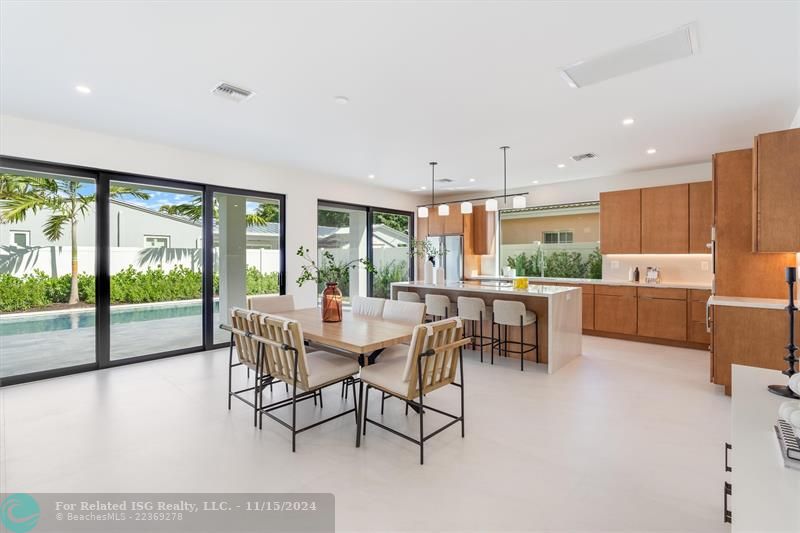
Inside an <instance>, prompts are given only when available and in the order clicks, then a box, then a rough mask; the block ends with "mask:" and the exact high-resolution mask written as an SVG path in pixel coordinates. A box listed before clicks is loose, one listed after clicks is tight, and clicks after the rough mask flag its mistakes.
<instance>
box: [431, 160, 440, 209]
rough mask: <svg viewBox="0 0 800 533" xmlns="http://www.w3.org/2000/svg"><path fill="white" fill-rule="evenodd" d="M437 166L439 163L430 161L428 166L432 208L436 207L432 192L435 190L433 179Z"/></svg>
mask: <svg viewBox="0 0 800 533" xmlns="http://www.w3.org/2000/svg"><path fill="white" fill-rule="evenodd" d="M438 164H439V163H437V162H436V161H431V162H430V165H431V206H432V207H435V206H436V195H435V193H434V191H435V190H436V179H435V177H436V165H438Z"/></svg>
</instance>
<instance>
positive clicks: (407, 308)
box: [382, 300, 425, 326]
mask: <svg viewBox="0 0 800 533" xmlns="http://www.w3.org/2000/svg"><path fill="white" fill-rule="evenodd" d="M382 316H383V319H384V320H390V321H392V322H404V323H406V324H412V325H414V326H416V325H417V324H421V323H422V321H423V320H424V319H425V304H424V303H421V302H404V301H401V300H386V303H385V304H383V315H382Z"/></svg>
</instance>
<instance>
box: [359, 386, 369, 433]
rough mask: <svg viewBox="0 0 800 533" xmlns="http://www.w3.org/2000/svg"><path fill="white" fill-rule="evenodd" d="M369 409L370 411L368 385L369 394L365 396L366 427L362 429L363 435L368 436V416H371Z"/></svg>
mask: <svg viewBox="0 0 800 533" xmlns="http://www.w3.org/2000/svg"><path fill="white" fill-rule="evenodd" d="M367 409H369V385H367V393H366V395H365V396H364V427H363V428H361V431H362V433H361V434H362V435H366V434H367V416H369V412H368V411H367Z"/></svg>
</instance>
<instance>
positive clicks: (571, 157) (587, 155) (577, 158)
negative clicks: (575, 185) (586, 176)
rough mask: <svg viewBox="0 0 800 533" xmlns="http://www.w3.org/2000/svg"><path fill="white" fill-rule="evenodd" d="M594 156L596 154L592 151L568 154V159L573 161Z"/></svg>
mask: <svg viewBox="0 0 800 533" xmlns="http://www.w3.org/2000/svg"><path fill="white" fill-rule="evenodd" d="M596 157H597V154H595V153H592V152H586V153H585V154H576V155H573V156H570V159H572V160H573V161H583V160H584V159H594V158H596Z"/></svg>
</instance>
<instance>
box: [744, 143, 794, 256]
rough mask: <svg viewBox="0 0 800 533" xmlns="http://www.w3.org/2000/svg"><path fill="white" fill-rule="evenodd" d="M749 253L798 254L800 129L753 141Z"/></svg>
mask: <svg viewBox="0 0 800 533" xmlns="http://www.w3.org/2000/svg"><path fill="white" fill-rule="evenodd" d="M753 251H755V252H800V128H795V129H791V130H785V131H775V132H772V133H764V134H762V135H759V136H757V137H756V138H755V143H754V145H753Z"/></svg>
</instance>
